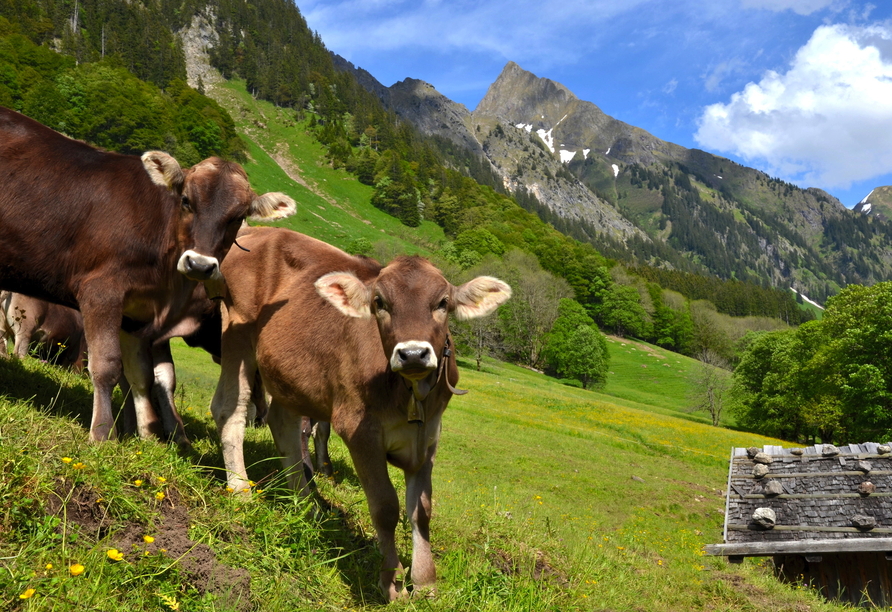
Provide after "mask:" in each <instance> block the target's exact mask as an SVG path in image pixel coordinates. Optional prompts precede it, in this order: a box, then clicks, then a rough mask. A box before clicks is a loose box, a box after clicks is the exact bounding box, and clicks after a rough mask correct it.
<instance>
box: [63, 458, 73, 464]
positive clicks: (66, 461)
mask: <svg viewBox="0 0 892 612" xmlns="http://www.w3.org/2000/svg"><path fill="white" fill-rule="evenodd" d="M72 461H74V459H72V458H71V457H62V463H71V462H72Z"/></svg>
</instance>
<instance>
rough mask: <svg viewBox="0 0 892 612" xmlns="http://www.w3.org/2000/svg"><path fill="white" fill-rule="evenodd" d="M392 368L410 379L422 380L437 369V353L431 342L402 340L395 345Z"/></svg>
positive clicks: (391, 361)
mask: <svg viewBox="0 0 892 612" xmlns="http://www.w3.org/2000/svg"><path fill="white" fill-rule="evenodd" d="M390 368H391V369H392V370H393V371H394V372H399V373H400V374H401V375H402V376H404V377H405V378H408V379H410V380H421V379H422V378H425V377H426V376H427V375H428V374H430V373H431V372H432V371H434V370H436V369H437V354H436V353H435V352H434V347H432V346H431V344H430V342H419V341H417V340H412V341H410V342H400V343H399V344H397V345H396V346H395V347H393V353H392V354H391V356H390Z"/></svg>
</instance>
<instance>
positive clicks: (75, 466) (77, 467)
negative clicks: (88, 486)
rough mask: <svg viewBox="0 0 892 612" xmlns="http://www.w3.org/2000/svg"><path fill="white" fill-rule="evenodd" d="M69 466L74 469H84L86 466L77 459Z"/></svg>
mask: <svg viewBox="0 0 892 612" xmlns="http://www.w3.org/2000/svg"><path fill="white" fill-rule="evenodd" d="M71 467H73V468H74V469H76V470H82V469H84V468H85V467H87V464H86V463H82V462H80V461H78V462H77V463H75V464H74V465H72V466H71Z"/></svg>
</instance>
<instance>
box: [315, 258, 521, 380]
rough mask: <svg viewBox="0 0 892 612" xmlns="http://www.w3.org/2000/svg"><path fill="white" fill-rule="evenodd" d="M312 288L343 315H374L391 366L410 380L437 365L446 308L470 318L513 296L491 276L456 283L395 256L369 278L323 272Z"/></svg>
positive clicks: (444, 333)
mask: <svg viewBox="0 0 892 612" xmlns="http://www.w3.org/2000/svg"><path fill="white" fill-rule="evenodd" d="M316 291H317V292H318V293H319V294H320V295H321V296H322V297H323V298H325V299H326V300H328V301H329V302H331V303H332V304H333V305H334V306H335V308H337V309H338V310H340V311H341V312H342V313H343V314H345V315H347V316H351V317H359V318H369V317H375V319H376V321H377V323H378V330H379V331H380V333H381V342H382V344H383V347H384V352H385V355H386V356H387V357H388V360H389V362H390V368H391V369H392V370H393V371H394V372H398V373H399V374H401V375H402V376H403V377H405V378H406V379H408V380H409V381H410V382H417V381H420V380H422V379H424V378H426V377H427V376H428V375H429V374H430V373H431V372H433V371H434V370H436V369H437V366H438V365H439V359H441V358H442V354H443V349H444V348H445V346H446V338H447V335H448V333H449V328H448V318H449V313H455V316H456V317H457V318H458V319H460V320H464V319H474V318H477V317H481V316H484V315H487V314H489V313H491V312H492V311H493V310H495V309H496V308H498V307H499V305H501V304H502V303H504V302H505V300H507V299H508V298H509V297H511V287H509V286H508V285H507V284H506V283H504V282H502V281H500V280H499V279H497V278H493V277H491V276H479V277H477V278H475V279H474V280H472V281H468V282H467V283H465V284H464V285H461V286H459V287H455V286H453V285H452V284H450V283H449V282H448V281H447V280H446V279H445V278H443V275H442V274H441V273H440V271H439V270H438V269H437V268H436V267H434V266H433V264H431V263H430V262H428V261H427V260H425V259H422V258H421V257H399V258H397V259H396V260H394V261H393V262H392V263H390V264H389V265H388V266H387V267H385V268H384V269H382V270H381V272H380V273H379V274H378V276H377V278H375V279H374V280H372V281H370V282H368V283H363V282H362V281H361V280H359V278H357V277H356V276H355V275H353V274H351V273H348V272H333V273H331V274H326V275H325V276H323V277H321V278H320V279H319V280H318V281H316Z"/></svg>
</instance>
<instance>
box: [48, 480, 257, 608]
mask: <svg viewBox="0 0 892 612" xmlns="http://www.w3.org/2000/svg"><path fill="white" fill-rule="evenodd" d="M70 487H71V485H70V483H68V482H62V483H60V486H59V487H58V492H59V493H60V494H59V495H58V496H55V495H54V496H52V498H51V500H50V502H49V503H48V510H49V512H50V513H51V514H54V515H56V516H58V517H59V518H63V516H62V515H63V511H64V515H65V518H66V519H67V521H68V523H69V525H71V524H74V525H77V526H78V527H80V529H81V532H82V533H83V534H84V535H90V536H93V537H95V538H96V539H97V540H99V539H103V538H106V537H108V536H109V535H111V536H112V540H111V543H112V544H113V545H114V546H115V547H116V548H118V549H119V550H123V551H129V550H133V546H134V544H135V545H137V546H138V547H139V548H142V549H144V550H148V551H149V552H150V553H159V552H160V553H162V554H164V556H166V557H168V558H170V559H173V560H176V563H177V566H178V567H179V569H180V571H181V572H183V573H184V574H185V575H186V576H187V577H188V579H189V581H190V582H191V583H192V585H193V586H194V587H195V588H196V590H198V592H199V593H201V594H204V593H210V594H212V595H215V596H216V597H217V598H218V601H219V603H220V605H221V607H223V608H226V609H237V610H245V611H247V610H249V609H251V574H250V573H249V572H248V571H247V570H245V569H242V568H233V567H229V566H227V565H224V564H222V563H220V562H219V561H218V560H217V555H216V554H215V553H214V551H213V550H211V548H210V547H209V546H207V545H206V544H201V543H199V542H194V541H192V540H191V539H190V538H189V523H190V521H189V511H188V510H187V508H186V506H185V504H184V503H183V501H182V497H181V496H180V493H179V491H177V490H176V489H175V488H173V487H169V488H168V489H167V491H166V497H165V498H164V501H163V502H161V521H160V523H159V524H158V525H157V527H156V528H155V529H154V530H153V533H152V535H153V536H154V538H155V540H154V542H152V543H150V544H146V543H145V542H143V535H145V534H146V528H145V527H144V526H143V525H140V524H138V523H135V522H127V523H123V524H122V523H120V522H116V521H115V520H114V519H113V518H111V517H109V516H108V513H107V511H106V510H105V508H104V506H103V505H102V504H100V503H97V502H96V500H97V498H98V495H97V494H96V493H95V492H94V491H93V490H92V489H90V488H89V487H83V486H78V487H76V488H75V489H74V491H72V493H71V495H70V496H68V494H67V491H69V490H70ZM66 497H68V501H67V503H65V504H64V506H63V504H62V501H61V500H63V499H65V498H66ZM162 551H163V552H162Z"/></svg>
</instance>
